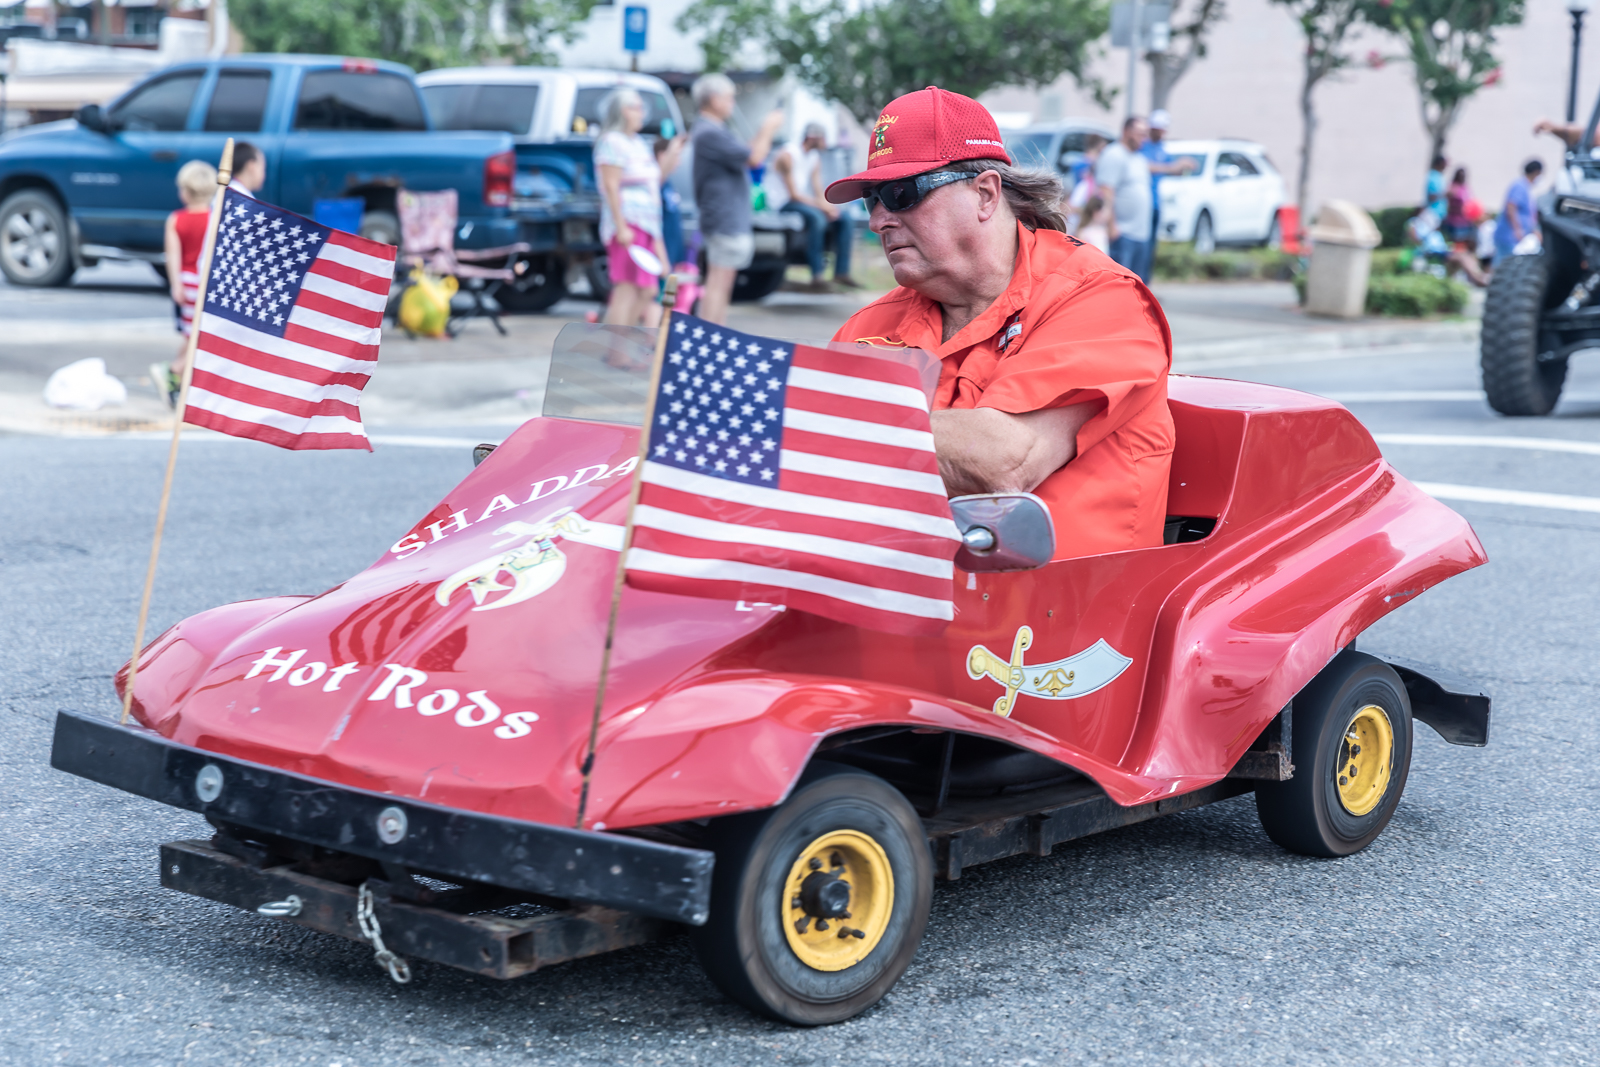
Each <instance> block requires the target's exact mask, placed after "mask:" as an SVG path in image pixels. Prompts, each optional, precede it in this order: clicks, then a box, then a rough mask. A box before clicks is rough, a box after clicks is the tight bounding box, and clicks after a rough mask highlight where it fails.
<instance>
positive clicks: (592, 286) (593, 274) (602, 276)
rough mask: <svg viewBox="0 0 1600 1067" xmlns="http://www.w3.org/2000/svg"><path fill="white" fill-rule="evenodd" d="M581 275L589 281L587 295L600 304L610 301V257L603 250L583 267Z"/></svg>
mask: <svg viewBox="0 0 1600 1067" xmlns="http://www.w3.org/2000/svg"><path fill="white" fill-rule="evenodd" d="M583 276H584V277H585V278H586V279H588V281H589V296H590V297H591V298H593V299H595V300H598V301H600V303H602V304H608V303H610V302H611V257H610V256H608V255H606V254H605V253H604V252H601V253H599V254H598V255H596V256H595V257H594V258H593V259H592V260H590V261H589V264H588V266H586V267H584V268H583Z"/></svg>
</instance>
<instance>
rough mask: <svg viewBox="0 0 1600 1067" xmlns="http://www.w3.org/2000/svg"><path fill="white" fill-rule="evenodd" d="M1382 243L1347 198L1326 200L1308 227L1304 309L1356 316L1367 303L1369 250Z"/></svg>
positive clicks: (1341, 316) (1366, 217) (1367, 217)
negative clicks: (1309, 236)
mask: <svg viewBox="0 0 1600 1067" xmlns="http://www.w3.org/2000/svg"><path fill="white" fill-rule="evenodd" d="M1381 242H1382V238H1381V237H1380V236H1379V235H1378V227H1377V225H1376V224H1375V223H1373V221H1372V216H1371V215H1368V214H1367V213H1366V212H1365V211H1363V210H1362V209H1361V208H1359V207H1357V206H1356V205H1354V204H1352V203H1350V201H1348V200H1329V201H1328V202H1327V203H1325V204H1323V205H1322V210H1321V211H1319V212H1317V221H1316V224H1315V225H1313V226H1312V227H1311V266H1310V267H1309V268H1308V269H1307V271H1306V312H1307V313H1308V314H1311V315H1328V316H1331V317H1333V318H1337V319H1355V318H1360V317H1361V313H1362V311H1363V310H1365V308H1366V303H1367V275H1368V274H1369V273H1370V272H1371V270H1372V250H1373V249H1374V248H1377V247H1378V245H1379V244H1380V243H1381Z"/></svg>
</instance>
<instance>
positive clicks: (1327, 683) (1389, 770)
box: [1256, 649, 1411, 857]
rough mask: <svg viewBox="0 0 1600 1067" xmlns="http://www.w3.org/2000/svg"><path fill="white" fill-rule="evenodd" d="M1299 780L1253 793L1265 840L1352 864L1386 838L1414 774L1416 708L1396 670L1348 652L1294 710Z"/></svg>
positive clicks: (1269, 784)
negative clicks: (1409, 777)
mask: <svg viewBox="0 0 1600 1067" xmlns="http://www.w3.org/2000/svg"><path fill="white" fill-rule="evenodd" d="M1290 708H1291V710H1290V716H1291V736H1292V738H1293V744H1292V753H1293V755H1292V757H1291V758H1292V759H1293V760H1294V777H1292V778H1290V779H1289V780H1288V781H1286V782H1262V783H1261V784H1260V785H1258V786H1257V787H1256V814H1257V815H1258V816H1260V819H1261V826H1262V828H1263V829H1264V830H1266V832H1267V836H1268V837H1270V838H1272V840H1274V841H1276V842H1277V843H1278V844H1279V845H1282V846H1283V847H1284V848H1286V849H1288V850H1289V851H1290V852H1298V853H1300V854H1301V855H1305V856H1325V857H1334V856H1348V855H1350V854H1352V853H1355V852H1360V851H1361V850H1362V849H1364V848H1366V847H1367V846H1368V845H1370V844H1372V842H1373V841H1374V840H1375V839H1376V838H1377V836H1378V835H1379V834H1380V833H1382V832H1383V828H1384V827H1385V826H1388V825H1389V819H1390V817H1391V816H1393V815H1394V811H1395V808H1397V807H1398V806H1399V805H1400V794H1401V793H1402V792H1403V791H1404V790H1405V787H1406V775H1407V774H1408V773H1409V771H1410V769H1411V702H1410V699H1409V698H1408V697H1407V696H1406V689H1405V685H1404V684H1403V683H1402V682H1401V681H1400V676H1399V675H1398V674H1396V673H1395V671H1394V668H1393V667H1390V666H1389V665H1388V664H1387V663H1384V662H1383V661H1382V660H1380V659H1377V658H1376V657H1373V656H1368V655H1366V654H1365V653H1362V652H1356V651H1355V650H1353V649H1346V650H1345V651H1343V652H1341V653H1339V654H1338V655H1337V656H1335V657H1334V659H1333V662H1332V663H1329V664H1328V665H1327V666H1326V667H1324V668H1323V669H1322V673H1321V674H1319V675H1317V676H1316V678H1314V679H1312V681H1311V683H1310V684H1309V685H1307V686H1306V687H1305V688H1304V689H1302V690H1301V691H1300V692H1299V693H1297V694H1295V698H1294V703H1293V704H1292V705H1290Z"/></svg>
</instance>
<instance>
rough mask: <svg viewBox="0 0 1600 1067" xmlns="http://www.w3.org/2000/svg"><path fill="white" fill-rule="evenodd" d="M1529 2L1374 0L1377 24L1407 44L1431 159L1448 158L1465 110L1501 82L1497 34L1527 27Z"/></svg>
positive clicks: (1371, 12) (1372, 15)
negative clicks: (1448, 142) (1505, 29)
mask: <svg viewBox="0 0 1600 1067" xmlns="http://www.w3.org/2000/svg"><path fill="white" fill-rule="evenodd" d="M1523 2H1524V0H1373V2H1372V4H1371V5H1370V8H1369V11H1370V18H1371V21H1372V22H1373V24H1374V25H1376V26H1379V27H1382V28H1383V29H1386V30H1388V31H1390V32H1391V33H1393V34H1395V35H1396V36H1397V37H1399V38H1400V40H1401V41H1402V42H1404V43H1405V45H1406V50H1407V52H1408V53H1409V55H1410V59H1411V65H1412V68H1413V70H1414V73H1415V77H1416V83H1417V95H1418V97H1419V101H1420V103H1421V105H1422V124H1423V125H1424V126H1425V127H1427V130H1428V136H1429V138H1430V139H1431V144H1430V145H1429V152H1428V158H1429V159H1430V160H1431V159H1433V157H1435V156H1439V155H1443V154H1444V144H1445V140H1446V139H1447V138H1448V137H1449V136H1450V128H1451V127H1452V126H1454V125H1455V122H1456V118H1457V117H1458V116H1459V115H1460V114H1461V106H1462V105H1463V104H1465V103H1466V102H1467V100H1468V99H1469V98H1471V96H1472V94H1473V93H1476V92H1477V91H1478V90H1479V89H1481V88H1483V87H1484V86H1485V85H1493V84H1494V83H1495V82H1497V81H1499V80H1500V61H1499V60H1498V59H1496V58H1495V55H1494V45H1495V36H1494V35H1495V31H1496V30H1497V29H1499V28H1500V27H1501V26H1515V25H1518V24H1519V23H1521V22H1522V13H1523Z"/></svg>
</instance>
